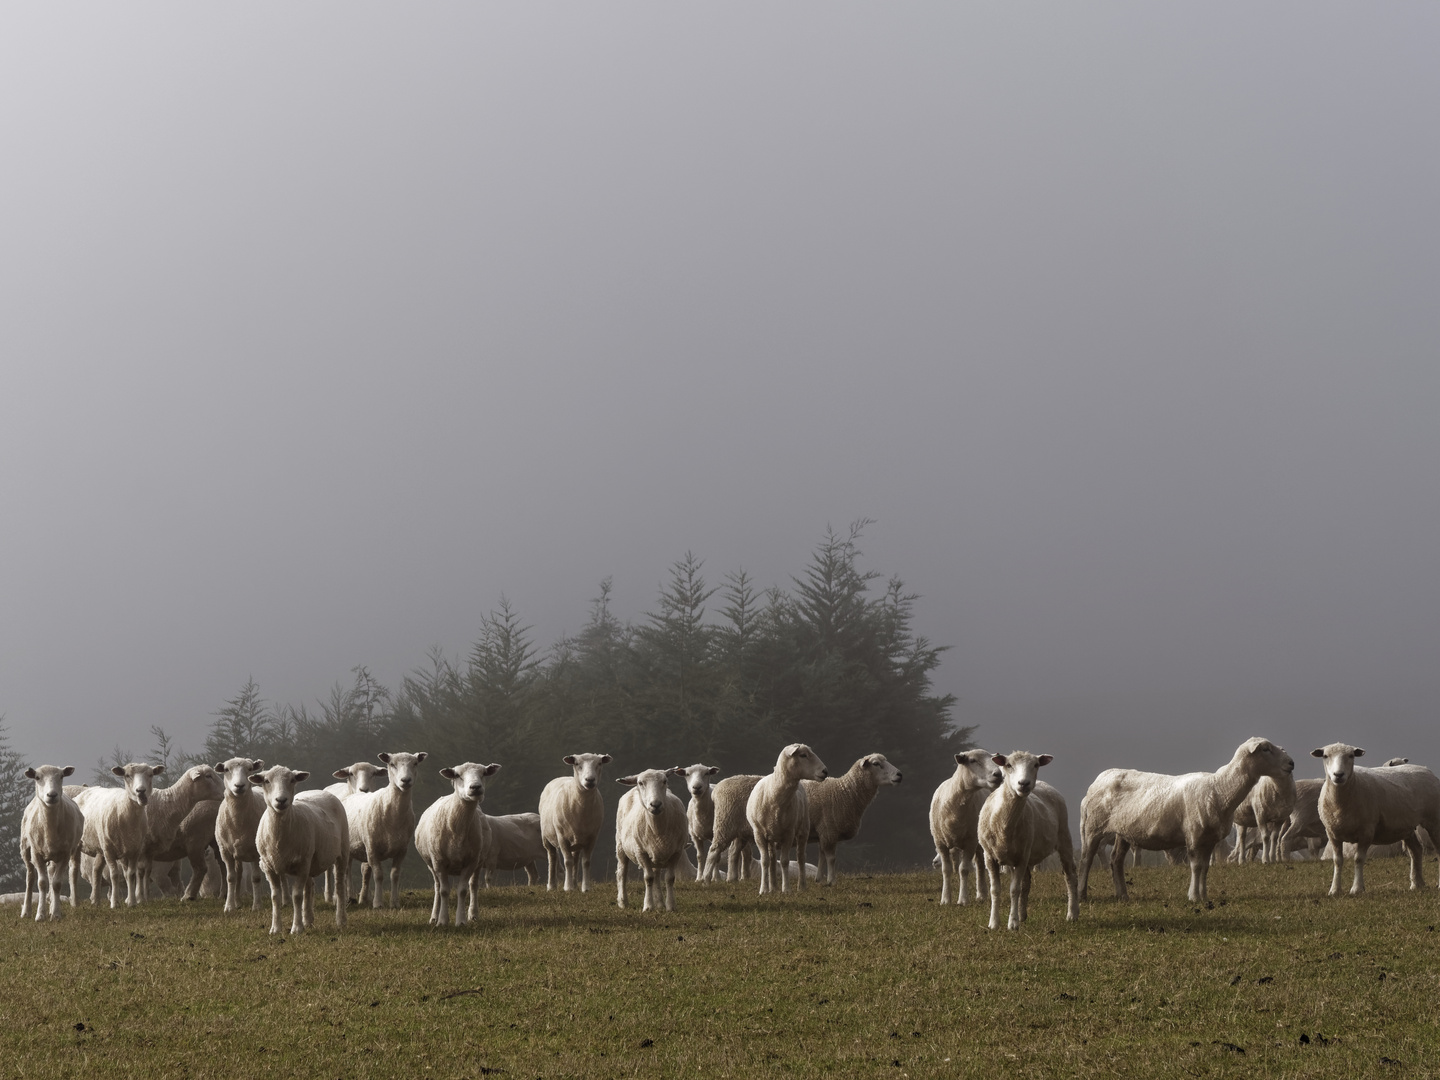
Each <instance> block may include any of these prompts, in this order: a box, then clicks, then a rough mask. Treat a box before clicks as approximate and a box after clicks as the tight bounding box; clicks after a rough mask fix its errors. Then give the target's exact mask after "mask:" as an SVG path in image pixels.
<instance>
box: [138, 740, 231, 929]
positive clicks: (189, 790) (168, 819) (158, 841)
mask: <svg viewBox="0 0 1440 1080" xmlns="http://www.w3.org/2000/svg"><path fill="white" fill-rule="evenodd" d="M224 795H225V785H224V782H223V781H222V780H221V779H220V776H219V772H218V770H216V769H214V768H212V767H211V766H209V765H196V766H193V767H192V768H189V769H186V770H185V771H184V772H183V773H182V774H181V775H180V777H179V779H177V780H176V781H175V782H174V783H173V784H171V785H170V786H169V787H167V788H158V789H156V790H155V791H154V792H152V793H151V795H150V802H149V805H148V806H147V807H146V809H145V816H146V821H147V823H148V825H149V832H148V836H147V839H146V841H145V866H144V870H143V872H142V881H141V886H140V892H141V895H142V896H143V897H144V898H145V899H147V900H148V899H149V898H150V864H151V863H153V862H156V861H161V862H169V861H173V860H176V859H182V858H189V860H190V870H191V878H190V880H191V882H192V883H193V885H194V892H190V891H188V890H187V892H186V895H185V896H184V897H183V899H185V900H194V899H195V895H194V894H195V893H196V892H199V891H200V884H201V882H203V881H204V880H205V848H206V847H208V846H209V845H210V843H211V841H213V840H214V833H213V832H212V833H211V835H210V836H208V837H206V836H204V835H203V833H204V823H203V822H200V823H198V824H197V823H192V828H191V835H187V836H182V828H181V826H182V825H183V824H184V822H185V820H186V818H187V817H188V815H189V814H190V813H191V811H193V810H194V809H195V806H196V804H197V803H200V802H203V801H206V800H216V807H215V809H216V810H218V809H219V802H218V800H219V799H221V798H223V797H224ZM197 833H198V834H199V835H196V834H197ZM197 875H198V878H197Z"/></svg>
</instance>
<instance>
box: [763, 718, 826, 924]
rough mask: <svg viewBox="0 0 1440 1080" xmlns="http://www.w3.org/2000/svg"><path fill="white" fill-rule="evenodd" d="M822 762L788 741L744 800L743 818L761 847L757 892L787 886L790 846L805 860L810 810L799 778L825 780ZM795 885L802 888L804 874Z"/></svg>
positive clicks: (803, 746)
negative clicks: (767, 772)
mask: <svg viewBox="0 0 1440 1080" xmlns="http://www.w3.org/2000/svg"><path fill="white" fill-rule="evenodd" d="M825 775H826V769H825V763H824V762H823V761H821V760H820V757H819V755H817V754H816V753H815V751H814V750H811V749H810V747H808V746H806V745H805V744H804V743H791V744H790V745H789V746H787V747H785V749H784V750H781V751H780V756H779V758H777V759H776V761H775V771H774V772H772V773H770V774H769V775H767V776H762V777H761V778H760V782H759V783H758V784H756V785H755V788H754V790H753V791H751V792H750V798H749V799H748V800H747V801H746V803H745V820H746V821H748V822H749V823H750V832H751V833H752V834H753V835H754V837H755V846H756V847H758V848H759V849H760V895H761V896H764V895H765V894H766V893H770V892H774V891H775V877H776V874H777V868H778V874H779V877H780V891H781V892H785V891H786V889H787V885H788V883H787V881H786V877H787V875H788V871H789V867H790V849H791V847H794V848H795V853H796V856H797V858H798V860H799V861H800V862H801V863H803V862H804V861H805V842H806V838H807V837H808V836H809V835H810V810H809V803H808V800H807V797H806V792H805V789H804V788H802V787H801V786H800V782H801V781H802V780H824V779H825ZM796 887H797V888H799V889H804V888H805V875H804V874H799V875H797V881H796Z"/></svg>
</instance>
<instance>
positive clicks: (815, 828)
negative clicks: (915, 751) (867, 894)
mask: <svg viewBox="0 0 1440 1080" xmlns="http://www.w3.org/2000/svg"><path fill="white" fill-rule="evenodd" d="M902 779H903V776H902V775H901V772H900V770H899V769H897V768H896V767H895V766H894V765H892V764H890V762H889V761H887V760H886V759H885V755H884V754H866V755H865V756H864V757H862V758H861V759H860V760H858V761H857V762H855V764H854V765H851V766H850V769H849V771H848V772H846V773H845V774H844V775H843V776H832V777H830V779H828V780H820V781H816V780H802V781H800V786H801V787H802V788H804V789H805V797H806V800H807V801H808V802H809V805H810V832H809V836H808V838H807V840H806V844H807V845H809V844H819V845H820V880H821V881H823V882H825V884H827V885H834V884H835V847H836V845H837V844H839V843H841V842H842V841H845V840H853V839H855V834H856V833H858V832H859V831H860V819H861V818H862V817H863V816H864V814H865V811H866V810H868V809H869V808H870V804H871V803H872V802H874V801H875V796H876V795H877V794H879V792H880V786H881V785H882V784H898V783H900V781H901V780H902ZM802 854H803V852H802ZM801 861H802V862H803V861H804V860H803V858H802V859H801Z"/></svg>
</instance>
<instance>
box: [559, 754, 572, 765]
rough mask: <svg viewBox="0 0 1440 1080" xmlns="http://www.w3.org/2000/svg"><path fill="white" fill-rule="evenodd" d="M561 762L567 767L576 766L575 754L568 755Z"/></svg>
mask: <svg viewBox="0 0 1440 1080" xmlns="http://www.w3.org/2000/svg"><path fill="white" fill-rule="evenodd" d="M561 760H562V761H564V762H565V764H566V765H574V764H575V755H574V754H566V755H565V756H564V757H563V758H561Z"/></svg>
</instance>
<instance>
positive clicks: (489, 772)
mask: <svg viewBox="0 0 1440 1080" xmlns="http://www.w3.org/2000/svg"><path fill="white" fill-rule="evenodd" d="M499 771H500V765H499V763H498V762H494V761H492V762H491V763H490V764H489V765H486V766H485V775H486V776H494V775H495V774H496V773H497V772H499Z"/></svg>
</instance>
